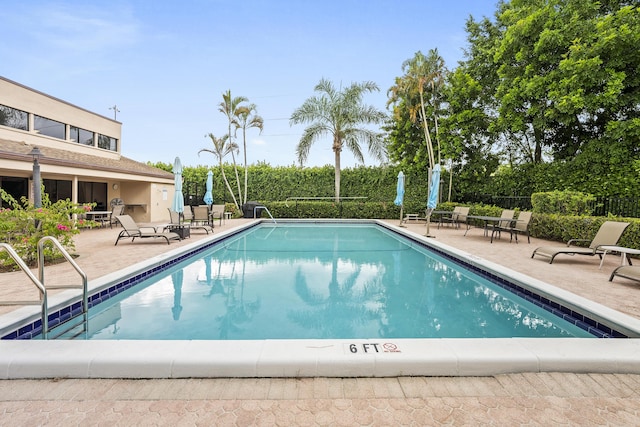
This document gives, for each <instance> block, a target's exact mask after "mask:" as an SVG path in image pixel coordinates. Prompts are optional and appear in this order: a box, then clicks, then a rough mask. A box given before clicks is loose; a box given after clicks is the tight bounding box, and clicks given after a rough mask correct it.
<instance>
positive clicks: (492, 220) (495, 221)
mask: <svg viewBox="0 0 640 427" xmlns="http://www.w3.org/2000/svg"><path fill="white" fill-rule="evenodd" d="M467 219H469V220H471V219H477V220H479V221H482V223H483V228H484V235H485V236H486V235H487V234H488V231H489V224H492V225H499V224H501V223H503V222H516V221H517V220H516V219H514V218H502V217H499V216H485V215H467ZM470 228H471V225H470V224H469V222H467V229H466V231H465V232H464V235H465V236H466V235H467V232H468V231H469V229H470ZM491 243H493V233H491Z"/></svg>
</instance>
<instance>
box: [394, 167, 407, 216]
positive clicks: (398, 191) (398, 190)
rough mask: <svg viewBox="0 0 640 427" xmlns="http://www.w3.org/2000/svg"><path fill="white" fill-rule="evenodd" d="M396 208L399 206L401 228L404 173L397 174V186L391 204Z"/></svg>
mask: <svg viewBox="0 0 640 427" xmlns="http://www.w3.org/2000/svg"><path fill="white" fill-rule="evenodd" d="M393 203H394V204H395V205H396V206H400V226H402V214H403V212H402V211H403V210H404V173H402V171H400V172H399V173H398V184H397V186H396V200H394V202H393Z"/></svg>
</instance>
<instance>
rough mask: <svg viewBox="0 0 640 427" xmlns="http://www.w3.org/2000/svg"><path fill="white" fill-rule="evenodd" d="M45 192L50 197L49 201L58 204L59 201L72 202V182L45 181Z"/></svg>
mask: <svg viewBox="0 0 640 427" xmlns="http://www.w3.org/2000/svg"><path fill="white" fill-rule="evenodd" d="M42 182H43V183H44V192H45V193H47V194H48V195H49V200H51V201H52V202H54V203H55V202H57V201H58V200H65V199H69V200H71V197H72V192H71V181H63V180H56V179H43V180H42Z"/></svg>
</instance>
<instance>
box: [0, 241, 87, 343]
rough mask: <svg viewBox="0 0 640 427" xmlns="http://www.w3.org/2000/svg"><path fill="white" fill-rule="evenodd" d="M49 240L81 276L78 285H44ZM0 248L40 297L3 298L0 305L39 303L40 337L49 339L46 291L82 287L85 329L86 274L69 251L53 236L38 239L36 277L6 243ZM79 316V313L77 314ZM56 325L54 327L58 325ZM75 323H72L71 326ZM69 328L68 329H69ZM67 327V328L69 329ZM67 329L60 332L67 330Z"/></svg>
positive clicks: (85, 328) (83, 324) (84, 326)
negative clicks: (45, 246)
mask: <svg viewBox="0 0 640 427" xmlns="http://www.w3.org/2000/svg"><path fill="white" fill-rule="evenodd" d="M47 241H49V242H51V243H53V245H54V246H55V247H56V248H57V249H58V250H59V251H60V253H61V254H62V256H63V257H64V258H65V259H66V260H67V261H69V263H70V264H71V266H73V268H74V269H75V270H76V271H77V272H78V274H80V276H81V277H82V284H80V285H70V284H62V285H53V286H48V287H47V286H45V281H44V244H45V243H46V242H47ZM0 250H5V251H7V253H9V256H10V257H11V258H12V259H13V261H14V262H15V263H16V264H17V265H18V267H20V269H21V270H22V271H23V272H24V273H25V274H26V275H27V277H28V278H29V280H31V282H32V283H33V284H34V285H35V286H36V288H38V291H39V292H40V299H38V300H3V301H0V306H19V305H20V306H24V305H39V306H40V315H41V317H42V338H43V339H45V340H46V339H49V333H50V332H51V329H49V304H48V296H47V294H48V291H49V290H50V289H79V288H82V313H81V315H82V326H83V330H84V331H87V323H88V294H87V275H86V274H85V273H84V271H82V269H80V267H79V266H78V264H76V262H75V261H74V260H73V258H71V256H70V255H69V253H68V252H67V251H66V250H65V249H64V247H63V246H62V245H61V244H60V242H58V241H57V240H56V239H55V238H54V237H51V236H45V237H43V238H42V239H40V240H39V241H38V277H36V276H35V275H34V274H33V273H32V272H31V270H30V269H29V267H28V266H27V264H25V262H24V261H23V260H22V258H20V256H19V255H18V254H17V253H16V251H15V250H14V249H13V248H12V247H11V245H9V244H8V243H0ZM78 316H79V315H78ZM78 316H72V317H71V318H69V319H67V320H66V321H65V322H63V323H68V322H70V321H71V320H73V319H75V318H77V317H78ZM58 326H59V325H57V326H56V327H58ZM75 326H77V325H72V326H71V328H73V327H75ZM71 328H69V329H71ZM69 329H67V330H69ZM67 330H65V331H63V332H61V333H60V334H63V333H64V332H67Z"/></svg>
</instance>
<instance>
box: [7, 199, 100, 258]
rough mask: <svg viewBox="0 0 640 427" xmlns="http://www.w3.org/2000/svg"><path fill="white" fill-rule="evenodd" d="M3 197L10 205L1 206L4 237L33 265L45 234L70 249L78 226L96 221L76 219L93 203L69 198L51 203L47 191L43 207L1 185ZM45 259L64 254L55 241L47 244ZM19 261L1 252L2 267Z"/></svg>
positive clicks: (89, 224) (90, 224) (72, 248)
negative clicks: (39, 243)
mask: <svg viewBox="0 0 640 427" xmlns="http://www.w3.org/2000/svg"><path fill="white" fill-rule="evenodd" d="M0 197H1V198H2V200H4V201H5V202H6V203H7V204H8V205H9V208H2V209H0V241H2V242H4V243H8V244H9V245H11V247H13V249H14V250H15V251H16V253H17V254H18V255H19V256H20V257H21V258H22V259H23V260H24V262H25V263H26V264H27V265H29V266H35V265H37V261H38V254H37V253H38V241H40V239H41V238H42V237H44V236H52V237H54V238H56V239H57V240H58V241H59V242H60V244H61V245H62V246H63V247H64V248H65V249H66V250H67V252H70V251H73V250H74V249H75V246H74V242H73V235H74V234H77V233H79V229H78V226H93V225H95V222H94V221H83V222H80V221H79V222H78V224H76V222H75V221H74V220H73V214H83V213H85V212H87V210H90V209H91V208H92V206H91V205H85V206H77V205H74V204H73V203H71V201H69V200H68V199H67V200H59V201H57V202H55V203H51V202H50V201H49V198H48V197H47V195H46V194H45V193H43V200H42V207H41V208H35V207H34V206H33V204H32V203H30V202H28V201H27V200H26V198H24V197H23V198H22V204H20V203H18V201H16V200H15V199H14V198H13V197H12V196H11V195H10V194H8V193H7V192H5V191H4V190H2V189H0ZM44 251H45V252H44V255H45V260H51V259H52V258H56V257H58V256H59V255H60V254H59V252H58V250H57V249H53V248H52V246H51V245H45V246H44ZM14 268H16V265H15V262H14V261H13V260H12V259H11V258H10V257H9V254H8V253H7V252H6V251H2V252H0V269H14Z"/></svg>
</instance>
